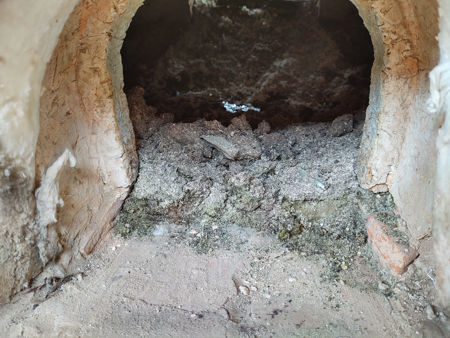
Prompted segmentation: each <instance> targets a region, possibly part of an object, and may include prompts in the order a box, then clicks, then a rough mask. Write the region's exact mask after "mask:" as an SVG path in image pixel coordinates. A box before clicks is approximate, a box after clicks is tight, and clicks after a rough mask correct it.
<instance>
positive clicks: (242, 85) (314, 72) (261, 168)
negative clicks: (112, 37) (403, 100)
mask: <svg viewBox="0 0 450 338" xmlns="http://www.w3.org/2000/svg"><path fill="white" fill-rule="evenodd" d="M166 5H167V4H166V2H165V1H150V2H146V3H145V4H144V5H143V6H142V7H141V8H140V9H139V10H138V11H137V14H136V15H135V18H134V19H133V21H132V23H131V25H130V28H129V30H128V33H127V37H126V39H125V41H124V44H123V48H122V57H123V69H124V80H125V92H126V93H127V97H128V103H129V108H130V117H131V120H132V122H133V125H134V130H135V134H136V140H137V146H138V153H139V174H138V178H137V181H136V183H135V185H134V188H133V190H132V192H131V194H130V196H129V197H128V199H127V200H126V201H125V204H124V207H123V209H122V212H121V213H120V214H119V216H118V217H117V219H116V222H115V224H116V227H115V229H116V232H118V233H120V234H122V235H124V236H130V235H132V234H136V233H137V234H140V235H154V234H160V233H164V232H168V233H173V234H174V236H175V237H177V238H178V237H182V238H185V239H186V240H187V241H188V242H189V244H190V245H191V246H193V247H195V248H196V249H198V250H199V251H200V252H208V251H209V250H213V249H214V248H217V247H220V246H223V245H225V246H227V245H232V244H231V243H230V240H229V238H232V237H233V231H234V232H235V231H238V230H236V229H242V228H248V227H250V228H255V229H257V230H261V231H268V232H270V233H273V234H276V236H277V237H278V238H279V239H280V240H282V241H283V242H285V243H286V245H287V246H288V247H290V248H292V249H296V250H301V251H302V252H304V253H305V254H308V255H309V254H325V255H326V256H327V257H328V259H329V260H330V261H331V262H333V264H332V265H333V268H332V269H330V274H331V275H332V274H336V273H338V272H339V271H341V270H342V266H343V265H342V264H344V263H342V262H343V261H350V260H352V259H353V258H352V257H353V256H354V255H355V254H356V253H357V252H359V251H358V250H359V248H360V247H361V246H362V245H364V243H365V241H366V238H367V237H366V233H365V222H366V218H367V215H368V214H369V213H370V212H379V213H386V214H389V215H390V217H391V218H392V219H395V216H394V215H393V202H392V199H391V197H390V195H389V194H381V195H378V196H377V197H375V196H376V195H375V194H373V193H371V192H369V191H367V190H363V189H361V188H360V187H359V184H358V181H357V178H356V169H355V167H356V164H357V156H358V149H359V143H360V141H361V139H360V138H361V134H362V127H363V124H364V118H365V110H366V108H367V105H368V100H369V91H370V72H371V67H372V63H373V47H372V43H371V40H370V36H369V34H368V32H367V30H366V28H365V27H364V24H363V22H362V19H361V18H360V17H359V15H358V12H357V10H356V8H355V7H354V6H353V5H352V4H351V3H350V2H349V1H347V0H342V1H321V2H320V6H318V2H316V1H284V0H280V1H264V2H254V1H218V2H214V4H213V5H211V4H209V3H206V4H205V3H203V4H198V5H197V6H194V7H193V8H189V4H187V3H186V1H172V2H171V4H170V6H166ZM168 8H170V13H169V12H167V11H168V10H169V9H168ZM356 46H357V47H356ZM384 216H386V215H384ZM387 218H388V217H383V219H387ZM392 222H396V221H392V220H391V223H392ZM392 225H393V223H392ZM217 229H218V230H217ZM233 229H234V230H233ZM193 234H194V235H193ZM331 242H333V243H334V245H331ZM336 243H339V244H336ZM344 266H345V264H344Z"/></svg>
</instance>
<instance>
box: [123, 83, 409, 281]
mask: <svg viewBox="0 0 450 338" xmlns="http://www.w3.org/2000/svg"><path fill="white" fill-rule="evenodd" d="M142 95H143V90H142V89H139V88H137V89H135V90H134V91H132V92H130V93H129V100H130V108H131V109H132V110H133V112H132V113H133V114H132V116H134V117H135V119H136V120H135V121H134V123H137V122H142V120H143V119H148V123H147V124H146V125H147V126H148V127H147V129H146V130H145V128H141V129H138V133H137V134H138V136H139V137H140V138H141V139H140V141H139V144H140V150H139V158H140V170H139V176H138V179H137V181H136V183H135V185H134V189H133V191H132V193H131V195H130V196H129V197H128V199H127V200H126V201H125V204H124V207H123V210H122V212H121V213H120V214H119V216H118V218H117V219H116V227H115V229H116V232H117V233H119V234H121V235H123V236H125V237H127V236H130V235H132V234H137V235H139V236H145V235H152V234H153V233H154V232H155V231H156V232H158V231H159V230H158V228H159V226H160V225H161V224H163V223H164V224H167V223H170V224H173V225H174V229H176V228H178V230H176V231H175V232H176V233H177V235H175V237H177V238H179V239H180V240H187V241H189V243H190V245H191V246H193V247H195V248H196V250H197V251H199V252H209V251H211V250H215V249H217V248H230V247H236V245H237V243H231V242H230V241H228V240H227V238H228V237H229V236H227V231H228V230H229V229H231V228H233V229H235V228H236V227H251V228H255V229H257V230H260V231H267V232H271V233H273V234H274V235H275V236H277V237H278V238H279V239H280V240H281V241H283V242H284V243H285V244H286V246H287V247H288V248H290V249H291V250H296V251H299V252H301V253H302V254H303V255H306V256H309V255H323V256H325V257H326V259H327V261H328V262H329V263H330V269H329V271H328V277H330V278H331V277H335V276H336V275H337V274H338V273H339V272H340V271H342V270H345V269H347V268H348V266H350V265H351V264H352V261H353V258H354V257H355V256H357V255H361V254H363V250H362V249H361V248H362V247H364V246H365V243H366V240H367V237H366V230H365V221H366V218H367V216H368V214H369V213H375V214H378V215H379V217H382V218H383V219H386V218H387V217H389V219H390V220H391V221H392V222H393V223H392V225H394V223H396V224H400V222H401V220H400V219H398V217H397V216H396V214H395V212H394V203H393V200H392V197H391V196H390V195H389V194H373V193H371V192H369V191H366V190H364V189H361V188H360V187H359V184H358V181H357V178H356V174H355V164H356V161H357V154H358V148H359V142H360V137H361V132H362V124H363V123H362V121H358V120H355V121H354V127H353V131H352V132H350V133H347V134H345V135H343V136H341V137H333V136H332V134H333V133H332V132H331V130H330V128H331V123H315V124H308V123H306V124H301V125H297V126H291V127H288V128H285V129H283V130H275V131H270V130H271V128H270V125H269V124H268V123H267V122H265V121H264V122H262V123H261V124H260V125H259V127H258V128H257V129H252V127H251V126H250V124H249V122H248V121H247V119H246V117H245V115H241V116H240V117H235V118H233V119H232V120H231V123H230V125H229V126H228V127H225V126H223V125H222V124H221V123H220V122H218V121H206V120H198V121H196V122H193V123H172V122H169V121H170V120H171V119H173V117H171V116H170V115H167V114H166V115H165V116H164V117H158V116H157V114H156V113H155V111H154V110H152V108H151V107H148V106H146V105H145V102H144V100H143V98H142ZM142 116H143V117H142ZM347 120H348V119H347ZM346 123H348V121H347V122H346ZM193 234H194V235H193ZM197 235H198V236H197Z"/></svg>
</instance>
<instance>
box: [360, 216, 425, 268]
mask: <svg viewBox="0 0 450 338" xmlns="http://www.w3.org/2000/svg"><path fill="white" fill-rule="evenodd" d="M366 228H367V234H368V236H369V241H370V242H371V244H372V248H373V251H374V252H375V253H377V255H378V256H379V258H380V260H381V262H382V263H383V264H384V265H385V266H387V267H388V268H389V270H390V271H391V272H393V273H395V274H398V275H401V274H403V273H404V272H405V271H406V269H407V267H408V265H409V264H411V263H412V262H413V261H414V259H416V257H417V256H418V255H419V253H418V252H417V250H416V249H414V248H411V247H405V246H403V245H401V244H399V243H397V242H396V241H395V239H394V238H393V237H392V236H390V235H389V234H388V227H387V225H386V224H384V223H383V222H380V221H378V220H376V219H375V216H374V215H373V214H371V215H369V217H368V219H367V227H366Z"/></svg>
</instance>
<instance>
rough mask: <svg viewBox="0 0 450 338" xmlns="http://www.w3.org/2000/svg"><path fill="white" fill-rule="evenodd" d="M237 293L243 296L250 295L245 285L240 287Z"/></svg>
mask: <svg viewBox="0 0 450 338" xmlns="http://www.w3.org/2000/svg"><path fill="white" fill-rule="evenodd" d="M239 292H240V293H242V294H243V295H245V296H248V295H249V294H250V289H249V288H248V287H246V286H245V285H240V286H239Z"/></svg>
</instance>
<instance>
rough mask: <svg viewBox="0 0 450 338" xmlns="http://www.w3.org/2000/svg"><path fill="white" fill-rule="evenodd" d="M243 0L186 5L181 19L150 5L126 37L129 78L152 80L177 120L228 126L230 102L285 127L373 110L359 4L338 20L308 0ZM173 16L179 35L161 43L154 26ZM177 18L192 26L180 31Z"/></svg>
mask: <svg viewBox="0 0 450 338" xmlns="http://www.w3.org/2000/svg"><path fill="white" fill-rule="evenodd" d="M222 3H223V4H222ZM243 3H245V2H242V1H238V2H232V1H231V2H230V1H222V2H219V3H218V5H216V6H214V7H208V8H200V9H199V8H197V10H196V11H195V12H194V14H193V16H192V18H191V22H190V23H188V22H187V21H186V20H187V19H186V15H181V14H180V20H179V21H180V22H178V23H174V16H168V17H169V18H168V19H166V21H164V19H160V20H156V19H154V20H150V19H147V21H146V20H145V18H146V17H147V16H148V15H150V14H146V10H145V8H144V9H143V12H142V14H141V17H140V19H141V23H140V25H139V26H136V28H134V27H133V26H132V27H131V28H130V31H131V32H130V36H129V38H127V40H125V44H124V50H125V51H124V67H125V70H129V71H130V73H129V75H127V72H126V73H125V80H126V81H125V83H126V84H127V85H128V86H129V87H132V86H136V85H139V86H141V87H143V88H144V89H145V92H146V95H145V99H146V101H147V103H148V104H149V105H151V106H153V107H155V108H156V109H157V111H158V113H159V114H164V113H171V114H174V119H175V122H195V121H196V120H198V119H201V118H204V119H206V120H218V121H220V122H221V123H222V124H223V125H225V126H227V125H228V124H229V123H230V122H231V118H232V117H233V116H232V115H231V114H230V113H229V110H230V108H229V107H230V105H236V106H238V107H239V106H240V107H243V109H244V110H247V111H246V116H247V119H248V121H249V123H250V125H252V127H253V128H256V126H257V124H258V123H259V122H261V121H262V120H266V121H268V122H269V123H270V124H271V125H272V127H273V128H284V127H286V126H288V125H290V124H292V123H298V122H306V121H330V120H333V119H334V118H335V117H337V116H339V115H342V114H345V113H355V114H356V113H363V112H364V110H365V108H366V106H367V103H368V96H369V83H370V68H371V65H372V62H373V51H372V46H371V42H370V38H369V35H368V33H367V31H366V30H365V28H364V26H363V23H362V21H361V19H360V18H359V16H358V14H357V12H356V9H355V8H353V7H351V9H352V10H353V11H350V13H349V14H348V15H346V16H344V17H342V18H336V20H337V21H330V20H329V19H327V20H319V19H320V18H319V17H318V16H317V13H311V11H310V7H309V6H305V5H304V3H305V4H309V2H308V1H306V2H304V3H303V2H295V1H294V2H291V1H263V2H261V3H259V5H258V6H259V7H256V6H255V5H254V4H253V6H252V4H250V3H249V4H247V5H248V7H247V6H242V4H243ZM221 4H222V5H221ZM225 4H226V5H225ZM148 6H155V5H152V4H151V3H149V5H148ZM144 7H145V6H144ZM154 10H155V11H157V10H158V8H156V7H155V8H154ZM186 10H187V9H186ZM147 11H148V12H150V7H149V9H148V10H147ZM152 13H153V12H152ZM185 14H186V13H185ZM139 15H140V12H138V14H137V17H138V18H139ZM152 15H155V14H152ZM166 26H167V28H168V31H169V33H171V35H170V36H169V35H167V39H166V40H165V42H164V44H163V46H165V47H164V48H163V50H161V45H162V44H161V42H160V40H161V37H160V38H157V39H153V36H154V35H155V34H153V33H154V32H161V31H163V30H164V27H166ZM174 27H178V28H180V27H182V28H180V29H182V31H178V33H177V34H172V33H173V31H174ZM138 28H139V29H138ZM169 33H167V34H169ZM147 34H150V36H151V37H152V38H150V37H148V38H147V39H144V37H145V36H147ZM162 36H164V35H162ZM152 39H153V41H154V42H152ZM136 41H137V42H136ZM355 45H358V48H357V49H355V48H354V46H355ZM128 46H129V48H128ZM143 46H145V48H144V51H142V49H143V48H142V47H143ZM367 50H368V52H367ZM155 51H158V52H157V53H156V52H155ZM142 54H144V55H142ZM360 55H365V56H366V57H365V58H361V57H360ZM227 108H228V109H227ZM237 111H238V113H240V112H241V111H240V110H239V109H237Z"/></svg>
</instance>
